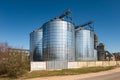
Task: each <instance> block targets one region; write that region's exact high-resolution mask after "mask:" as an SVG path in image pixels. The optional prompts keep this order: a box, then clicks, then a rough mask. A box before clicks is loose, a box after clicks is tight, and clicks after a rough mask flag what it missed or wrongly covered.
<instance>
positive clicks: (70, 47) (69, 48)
mask: <svg viewBox="0 0 120 80" xmlns="http://www.w3.org/2000/svg"><path fill="white" fill-rule="evenodd" d="M74 39H75V38H74V25H73V23H71V22H68V21H65V20H63V19H59V18H57V19H54V20H51V21H49V22H47V23H45V24H44V25H43V55H44V57H43V58H44V60H46V61H74V60H75V43H74Z"/></svg>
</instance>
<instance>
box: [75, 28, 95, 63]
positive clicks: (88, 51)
mask: <svg viewBox="0 0 120 80" xmlns="http://www.w3.org/2000/svg"><path fill="white" fill-rule="evenodd" d="M75 38H76V60H77V61H93V60H96V57H97V56H95V54H94V32H92V31H90V30H77V31H76V32H75Z"/></svg>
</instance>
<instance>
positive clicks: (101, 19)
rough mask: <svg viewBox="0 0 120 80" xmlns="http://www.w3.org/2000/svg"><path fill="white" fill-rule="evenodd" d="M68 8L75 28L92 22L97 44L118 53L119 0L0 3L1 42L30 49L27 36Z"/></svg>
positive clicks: (8, 0) (0, 0) (5, 0)
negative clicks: (100, 43) (101, 43)
mask: <svg viewBox="0 0 120 80" xmlns="http://www.w3.org/2000/svg"><path fill="white" fill-rule="evenodd" d="M68 8H69V9H71V10H72V14H71V16H72V18H73V21H74V23H75V24H76V25H78V24H82V23H85V22H87V21H89V20H92V21H94V25H95V33H96V34H97V35H98V36H99V42H103V43H104V44H105V45H106V49H107V50H109V51H110V52H119V51H120V42H119V41H120V37H119V32H120V0H0V42H8V44H9V45H10V46H12V47H19V48H21V47H22V48H26V49H29V33H30V32H32V31H33V30H35V29H37V28H39V27H40V26H42V24H43V23H45V22H46V21H49V20H50V19H51V18H54V17H56V16H58V15H60V14H61V13H63V11H65V10H66V9H68Z"/></svg>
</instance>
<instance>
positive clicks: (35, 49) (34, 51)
mask: <svg viewBox="0 0 120 80" xmlns="http://www.w3.org/2000/svg"><path fill="white" fill-rule="evenodd" d="M30 55H31V61H41V60H42V29H39V30H36V31H33V32H31V33H30Z"/></svg>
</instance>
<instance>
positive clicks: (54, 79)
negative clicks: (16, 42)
mask: <svg viewBox="0 0 120 80" xmlns="http://www.w3.org/2000/svg"><path fill="white" fill-rule="evenodd" d="M115 72H120V68H116V69H113V70H108V71H102V72H97V73H88V74H80V75H67V76H51V77H40V78H32V79H26V80H78V79H83V78H88V77H94V76H101V75H106V74H111V73H115Z"/></svg>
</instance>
